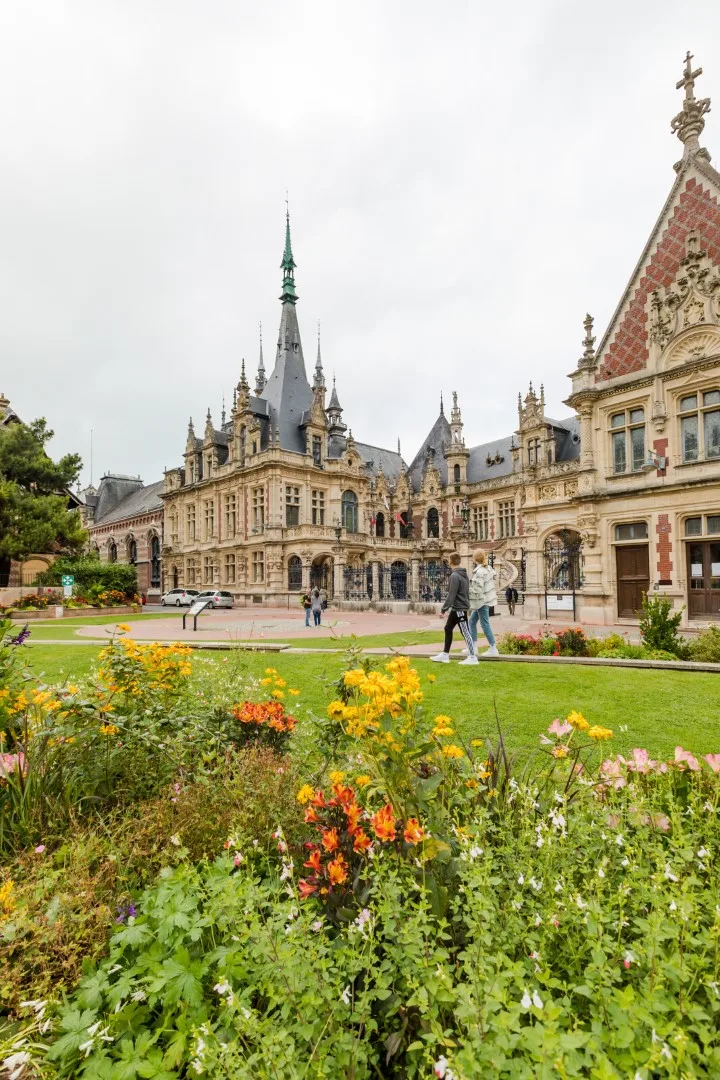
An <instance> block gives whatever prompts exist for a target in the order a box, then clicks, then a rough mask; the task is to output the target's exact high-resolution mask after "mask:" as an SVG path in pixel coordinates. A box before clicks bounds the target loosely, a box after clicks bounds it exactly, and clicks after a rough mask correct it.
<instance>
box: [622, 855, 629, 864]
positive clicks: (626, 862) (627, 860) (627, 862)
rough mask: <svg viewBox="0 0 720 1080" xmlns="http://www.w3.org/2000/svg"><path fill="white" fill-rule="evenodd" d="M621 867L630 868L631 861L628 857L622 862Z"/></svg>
mask: <svg viewBox="0 0 720 1080" xmlns="http://www.w3.org/2000/svg"><path fill="white" fill-rule="evenodd" d="M620 865H621V866H629V865H630V860H629V859H628V857H627V855H626V856H625V858H624V859H621V860H620Z"/></svg>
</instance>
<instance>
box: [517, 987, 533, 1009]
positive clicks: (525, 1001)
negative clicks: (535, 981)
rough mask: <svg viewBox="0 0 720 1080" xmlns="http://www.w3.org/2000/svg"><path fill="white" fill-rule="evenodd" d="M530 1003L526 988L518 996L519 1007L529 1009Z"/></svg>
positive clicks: (530, 999)
mask: <svg viewBox="0 0 720 1080" xmlns="http://www.w3.org/2000/svg"><path fill="white" fill-rule="evenodd" d="M531 1005H532V998H531V997H530V995H529V994H528V992H527V990H526V991H525V993H524V994H523V996H522V997H521V998H520V1008H521V1009H529V1008H530V1006H531Z"/></svg>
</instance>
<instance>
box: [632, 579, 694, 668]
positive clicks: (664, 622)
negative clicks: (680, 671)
mask: <svg viewBox="0 0 720 1080" xmlns="http://www.w3.org/2000/svg"><path fill="white" fill-rule="evenodd" d="M672 609H673V603H672V600H671V599H670V597H669V596H661V595H659V594H656V595H655V596H649V595H647V594H645V596H643V604H642V617H641V618H640V636H641V638H642V643H643V645H644V646H645V648H646V649H662V650H663V651H664V652H668V653H672V654H673V656H675V657H680V658H681V659H687V656H688V653H689V650H688V646H687V643H686V642H685V641H684V640H683V639H682V638H681V637H680V635H679V634H678V627H679V625H680V623H681V622H682V613H683V610H684V609H683V608H681V609H680V611H676V612H675V613H674V614H673V615H671V614H670V612H671V611H672Z"/></svg>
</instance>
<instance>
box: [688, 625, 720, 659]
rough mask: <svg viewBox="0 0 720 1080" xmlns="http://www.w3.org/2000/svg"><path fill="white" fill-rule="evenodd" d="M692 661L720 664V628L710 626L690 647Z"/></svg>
mask: <svg viewBox="0 0 720 1080" xmlns="http://www.w3.org/2000/svg"><path fill="white" fill-rule="evenodd" d="M690 659H691V660H698V661H701V662H702V663H704V664H720V626H709V627H708V628H707V629H706V630H703V631H702V632H701V633H700V634H698V636H697V637H696V638H695V640H694V641H693V642H692V643H691V645H690Z"/></svg>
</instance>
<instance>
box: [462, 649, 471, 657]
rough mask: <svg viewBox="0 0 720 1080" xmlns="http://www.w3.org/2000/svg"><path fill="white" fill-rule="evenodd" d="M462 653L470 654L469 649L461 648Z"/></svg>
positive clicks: (464, 654)
mask: <svg viewBox="0 0 720 1080" xmlns="http://www.w3.org/2000/svg"><path fill="white" fill-rule="evenodd" d="M462 654H463V656H469V655H470V650H469V649H463V651H462Z"/></svg>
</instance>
